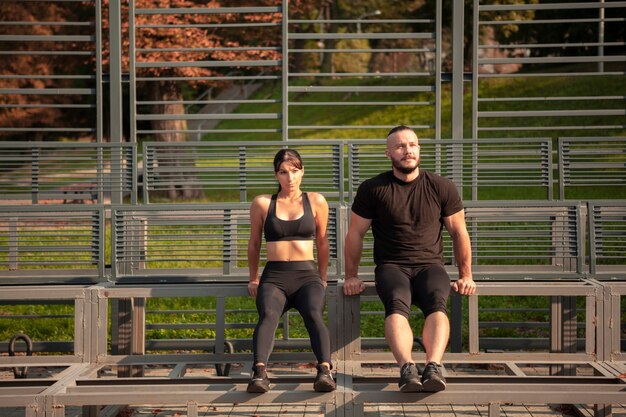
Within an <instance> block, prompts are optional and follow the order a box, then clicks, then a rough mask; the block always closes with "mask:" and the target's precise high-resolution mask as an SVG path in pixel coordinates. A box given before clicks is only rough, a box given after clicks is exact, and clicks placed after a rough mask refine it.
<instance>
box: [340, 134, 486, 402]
mask: <svg viewBox="0 0 626 417" xmlns="http://www.w3.org/2000/svg"><path fill="white" fill-rule="evenodd" d="M385 155H386V156H387V158H389V159H390V160H391V165H392V169H391V171H387V172H384V173H382V174H379V175H377V176H375V177H373V178H370V179H368V180H366V181H364V182H363V183H362V184H361V185H360V186H359V189H358V191H357V194H356V196H355V198H354V202H353V205H352V215H351V218H350V227H349V229H348V233H347V235H346V240H345V265H346V277H345V284H344V294H345V295H348V296H349V295H356V294H359V293H361V292H362V291H363V289H364V288H365V287H364V285H363V282H362V281H361V280H360V279H359V278H358V267H359V262H360V259H361V252H362V249H363V237H364V235H365V233H366V232H367V230H368V229H369V228H370V226H371V227H372V233H373V235H374V262H375V263H376V271H375V281H376V291H377V293H378V295H379V297H380V299H381V301H382V302H383V304H384V306H385V339H386V340H387V343H388V344H389V347H390V349H391V352H392V353H393V356H394V358H395V360H396V361H397V363H398V365H399V366H400V368H401V370H400V382H399V384H398V385H399V386H400V391H402V392H419V391H425V392H436V391H441V390H443V389H445V387H446V381H445V378H444V376H443V375H442V365H441V363H442V359H443V354H444V352H445V349H446V346H447V344H448V338H449V336H450V322H449V320H448V315H447V307H446V305H447V300H448V296H449V294H450V288H452V289H453V290H454V291H457V292H458V293H459V294H462V295H471V294H474V293H475V292H476V283H475V282H474V280H473V278H472V271H471V257H472V253H471V245H470V239H469V235H468V233H467V228H466V225H465V213H464V210H463V203H462V201H461V198H460V196H459V193H458V191H457V189H456V187H455V186H454V184H453V183H452V182H451V181H450V180H448V179H446V178H443V177H441V176H439V175H437V174H434V173H432V172H428V171H420V169H419V163H420V147H419V143H418V138H417V135H416V134H415V132H414V131H413V130H412V129H411V128H409V127H407V126H397V127H395V128H393V129H391V131H389V134H388V135H387V147H386V149H385ZM443 226H445V228H446V230H447V231H448V233H449V234H450V236H451V238H452V242H453V247H454V257H455V259H456V263H457V265H458V270H459V278H458V280H457V281H456V282H453V283H452V284H450V277H449V276H448V274H447V272H446V270H445V268H444V266H443V265H444V264H443V240H442V229H443ZM412 304H414V305H417V306H418V307H419V308H420V309H421V310H422V311H423V313H424V316H425V323H424V329H423V332H422V338H423V344H424V347H425V350H426V365H425V368H424V372H423V374H422V376H421V378H420V375H419V372H418V370H417V367H416V366H415V364H414V363H413V361H412V358H411V350H412V348H413V332H412V331H411V327H410V325H409V320H408V317H409V312H410V308H411V305H412Z"/></svg>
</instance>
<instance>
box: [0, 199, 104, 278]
mask: <svg viewBox="0 0 626 417" xmlns="http://www.w3.org/2000/svg"><path fill="white" fill-rule="evenodd" d="M105 233H106V232H105V218H104V208H103V207H102V206H98V205H91V206H72V207H68V206H53V207H50V206H45V205H43V206H1V205H0V276H2V279H1V281H2V283H3V284H33V283H38V284H45V283H48V284H55V283H56V284H58V283H89V282H100V281H105V280H106V275H105Z"/></svg>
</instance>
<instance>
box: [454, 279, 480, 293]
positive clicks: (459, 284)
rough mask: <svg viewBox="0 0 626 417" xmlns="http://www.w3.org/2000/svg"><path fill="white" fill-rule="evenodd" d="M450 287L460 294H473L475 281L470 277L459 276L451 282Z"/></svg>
mask: <svg viewBox="0 0 626 417" xmlns="http://www.w3.org/2000/svg"><path fill="white" fill-rule="evenodd" d="M452 289H453V290H454V291H456V292H458V293H459V294H461V295H473V294H475V293H476V282H475V281H474V280H473V279H472V277H471V276H470V277H461V278H459V279H458V280H457V281H456V282H453V283H452Z"/></svg>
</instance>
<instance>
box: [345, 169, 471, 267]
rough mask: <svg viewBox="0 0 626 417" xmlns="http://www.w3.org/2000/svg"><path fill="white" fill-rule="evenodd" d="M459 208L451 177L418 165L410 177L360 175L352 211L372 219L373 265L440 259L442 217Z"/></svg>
mask: <svg viewBox="0 0 626 417" xmlns="http://www.w3.org/2000/svg"><path fill="white" fill-rule="evenodd" d="M461 210H463V202H462V201H461V197H460V196H459V192H458V190H457V189H456V186H455V185H454V183H453V182H452V181H450V180H449V179H447V178H444V177H442V176H440V175H437V174H435V173H432V172H429V171H424V170H420V174H419V176H418V177H417V178H416V179H415V180H414V181H411V182H404V181H401V180H399V179H398V178H396V177H395V176H394V175H393V172H392V171H388V172H384V173H382V174H379V175H377V176H375V177H373V178H370V179H368V180H366V181H364V182H363V183H362V184H361V185H360V186H359V189H358V191H357V194H356V196H355V198H354V202H353V204H352V211H353V212H354V213H356V214H358V215H359V216H361V217H363V218H366V219H371V220H372V233H373V235H374V262H375V263H376V265H380V264H384V263H394V264H399V265H430V264H443V239H442V235H441V233H442V229H443V217H448V216H450V215H452V214H454V213H457V212H459V211H461Z"/></svg>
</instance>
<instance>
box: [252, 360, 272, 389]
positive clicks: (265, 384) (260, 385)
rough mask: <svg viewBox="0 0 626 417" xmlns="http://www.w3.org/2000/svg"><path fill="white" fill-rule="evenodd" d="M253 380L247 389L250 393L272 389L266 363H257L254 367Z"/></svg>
mask: <svg viewBox="0 0 626 417" xmlns="http://www.w3.org/2000/svg"><path fill="white" fill-rule="evenodd" d="M252 371H253V374H252V380H251V381H250V383H249V384H248V388H247V390H246V391H248V392H249V393H256V394H260V393H264V392H267V391H269V390H270V379H269V378H268V377H267V370H266V369H265V365H256V366H253V367H252Z"/></svg>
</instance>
